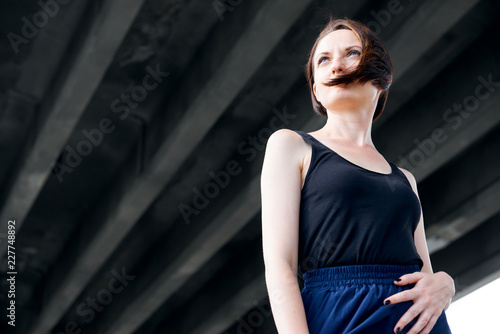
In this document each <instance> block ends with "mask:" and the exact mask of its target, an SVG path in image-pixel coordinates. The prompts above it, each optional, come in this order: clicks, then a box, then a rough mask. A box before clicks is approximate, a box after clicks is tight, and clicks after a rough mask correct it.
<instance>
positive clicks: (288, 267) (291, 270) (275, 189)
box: [261, 129, 309, 334]
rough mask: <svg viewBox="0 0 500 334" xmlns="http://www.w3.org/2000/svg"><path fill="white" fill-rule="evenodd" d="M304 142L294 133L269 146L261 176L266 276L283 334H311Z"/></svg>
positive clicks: (280, 133)
mask: <svg viewBox="0 0 500 334" xmlns="http://www.w3.org/2000/svg"><path fill="white" fill-rule="evenodd" d="M304 144H305V143H304V142H303V140H302V138H301V137H300V136H299V135H298V134H296V133H294V132H293V131H292V130H289V129H279V130H277V131H275V132H274V133H273V134H272V135H271V136H270V137H269V140H268V141H267V146H266V152H265V156H264V162H263V167H262V174H261V201H262V246H263V253H264V254H263V255H264V264H265V277H266V285H267V291H268V294H269V300H270V302H271V309H272V312H273V317H274V322H275V324H276V328H277V329H278V333H281V334H309V330H308V328H307V321H306V316H305V311H304V305H303V302H302V297H301V295H300V288H299V284H298V281H297V262H298V261H297V258H298V241H299V238H298V235H299V210H300V193H301V166H302V159H303V155H304V153H303V152H304V150H303V149H301V148H303V147H304Z"/></svg>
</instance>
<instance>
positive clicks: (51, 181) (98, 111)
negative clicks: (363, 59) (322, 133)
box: [0, 0, 500, 334]
mask: <svg viewBox="0 0 500 334" xmlns="http://www.w3.org/2000/svg"><path fill="white" fill-rule="evenodd" d="M328 12H331V13H333V14H334V15H336V16H338V17H342V16H344V15H345V16H347V17H350V18H353V19H356V20H360V21H362V22H364V23H366V24H368V25H369V26H370V27H371V28H372V29H373V30H375V31H376V32H377V33H378V34H379V35H380V36H381V37H382V38H383V40H384V41H385V42H386V45H387V46H388V49H389V52H390V54H391V57H392V61H393V64H394V69H395V75H394V82H393V84H392V86H391V89H390V93H389V100H388V102H387V106H386V109H385V111H384V114H383V115H382V117H381V118H379V119H378V120H377V121H376V122H375V123H374V125H373V133H372V135H373V140H374V143H375V145H376V147H377V149H378V150H379V152H381V153H382V154H383V155H384V156H385V157H386V159H387V160H389V161H391V162H394V163H395V164H396V165H398V166H400V167H403V168H406V169H409V170H410V171H411V172H412V173H413V174H414V175H415V177H416V179H417V181H418V189H419V195H420V199H421V202H422V207H423V212H424V221H425V225H426V233H427V238H428V244H429V249H430V251H431V260H432V263H433V267H434V270H435V271H439V270H444V271H447V272H448V273H449V274H451V275H452V276H453V277H454V279H455V283H456V288H457V296H456V299H458V298H460V297H461V296H463V295H465V294H467V293H469V292H470V291H472V290H473V289H474V288H477V287H478V285H480V284H484V283H485V282H487V281H488V280H491V279H492V278H493V277H498V276H499V275H500V243H499V242H498V237H499V236H500V196H499V195H500V158H499V154H498V153H499V152H500V131H499V129H500V125H499V124H500V113H499V112H498V109H499V107H500V58H499V54H500V52H499V51H500V45H499V44H498V43H497V40H498V37H497V36H498V32H499V29H500V22H499V21H498V20H496V18H497V17H498V15H500V4H499V3H498V2H497V1H494V0H481V1H480V0H475V1H474V0H468V1H465V0H455V1H451V0H445V1H431V0H427V1H418V2H417V1H413V2H412V1H401V2H399V1H394V0H390V1H363V0H357V1H350V2H342V3H341V2H333V1H310V0H293V1H291V0H288V1H285V0H256V1H241V0H238V1H236V0H215V1H199V0H185V1H176V0H163V1H159V0H151V1H150V0H135V1H133V0H121V1H118V0H99V1H97V0H96V1H79V2H70V1H67V0H64V1H63V0H57V1H56V0H46V1H40V2H36V3H35V2H33V1H26V0H20V1H4V4H3V5H2V10H1V11H0V15H1V20H0V31H1V34H2V35H3V36H4V38H2V39H1V40H0V150H1V155H0V156H1V162H2V163H1V164H0V185H1V187H0V243H1V245H0V255H1V256H2V257H1V262H0V263H1V273H2V274H1V276H2V277H1V278H2V281H1V282H2V283H1V284H2V294H1V295H0V303H1V305H2V308H3V307H7V305H8V303H9V302H10V299H9V298H8V297H7V292H6V291H7V290H8V288H9V287H8V285H7V281H6V278H7V276H8V275H7V274H6V273H7V272H8V271H9V268H8V267H7V265H8V258H7V255H8V254H7V245H8V243H7V241H8V240H9V239H8V225H9V224H8V222H9V220H15V228H16V239H15V259H16V263H15V269H16V271H17V275H16V297H15V302H16V331H15V333H28V334H42V333H79V330H81V331H82V332H83V333H200V334H201V333H203V334H205V333H241V332H245V330H246V331H247V332H250V331H253V333H257V334H260V333H262V334H265V333H276V329H275V327H274V322H273V319H272V315H271V313H270V308H269V302H268V299H267V291H266V286H265V281H264V266H263V260H262V244H261V229H260V227H261V225H260V224H261V221H260V205H261V202H260V170H261V168H262V159H263V155H264V151H265V145H266V141H267V138H268V137H269V135H270V134H271V133H272V132H273V131H275V130H276V129H277V128H289V129H300V130H303V131H306V132H309V131H313V130H315V129H318V128H320V127H321V126H322V125H323V124H324V122H325V119H324V118H322V117H320V116H317V115H315V114H314V112H313V111H312V107H311V102H310V97H309V94H308V90H307V83H306V81H305V78H304V74H303V67H304V65H305V63H306V60H307V54H308V52H309V50H310V48H311V46H312V44H313V42H314V39H315V37H316V35H317V33H318V32H319V29H320V27H321V25H322V24H324V23H325V22H326V17H327V13H328ZM10 255H11V254H10ZM299 283H301V284H302V282H301V281H300V279H299ZM4 290H5V292H4ZM3 309H4V310H5V308H3ZM4 320H5V319H4ZM12 329H13V328H12V327H11V326H8V325H7V323H6V321H2V323H1V325H0V331H1V332H2V333H4V332H8V331H11V330H12ZM13 333H14V332H13Z"/></svg>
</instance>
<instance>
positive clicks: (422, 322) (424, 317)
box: [396, 311, 436, 334]
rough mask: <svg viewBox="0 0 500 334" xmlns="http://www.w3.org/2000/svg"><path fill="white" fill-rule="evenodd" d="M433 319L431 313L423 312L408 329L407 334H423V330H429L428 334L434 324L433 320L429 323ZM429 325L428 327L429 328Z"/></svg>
mask: <svg viewBox="0 0 500 334" xmlns="http://www.w3.org/2000/svg"><path fill="white" fill-rule="evenodd" d="M433 318H434V314H432V312H428V311H427V312H426V311H424V312H422V313H420V314H419V317H418V320H417V322H416V323H415V324H414V325H413V326H412V327H411V328H410V330H409V331H408V334H419V333H420V334H422V333H425V332H424V328H429V332H430V330H431V329H432V327H433V326H434V324H435V323H436V320H434V322H431V321H432V319H433ZM429 325H430V327H429ZM397 327H398V325H396V328H397ZM401 328H403V327H401ZM427 333H428V332H427Z"/></svg>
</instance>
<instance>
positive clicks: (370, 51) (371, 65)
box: [305, 16, 393, 121]
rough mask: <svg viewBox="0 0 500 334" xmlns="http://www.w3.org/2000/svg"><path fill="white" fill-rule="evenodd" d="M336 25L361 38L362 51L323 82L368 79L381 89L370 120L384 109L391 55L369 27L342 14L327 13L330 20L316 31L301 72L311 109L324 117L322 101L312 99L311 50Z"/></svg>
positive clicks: (389, 80)
mask: <svg viewBox="0 0 500 334" xmlns="http://www.w3.org/2000/svg"><path fill="white" fill-rule="evenodd" d="M340 29H348V30H351V31H352V32H353V33H354V34H355V35H356V36H357V37H358V38H359V40H360V41H361V45H362V47H361V48H362V51H361V57H360V61H359V64H358V66H357V67H356V68H355V69H354V70H352V71H350V72H348V73H344V74H342V75H339V76H338V77H337V78H335V79H332V80H330V81H329V82H327V83H325V85H327V86H335V85H342V84H348V83H360V84H364V83H366V82H368V81H371V82H372V84H374V85H375V86H377V87H379V88H380V89H382V93H381V94H380V96H379V99H378V101H377V107H376V108H375V113H374V115H373V120H372V121H375V120H376V119H377V118H379V117H380V115H381V114H382V111H383V110H384V107H385V103H386V101H387V96H388V94H389V87H390V85H391V83H392V73H393V68H392V62H391V58H390V56H389V52H388V51H387V48H386V47H385V44H384V42H383V41H382V40H381V39H380V38H379V37H378V36H377V35H376V34H375V33H374V32H373V31H371V30H370V29H369V28H368V27H367V26H366V25H364V24H363V23H361V22H358V21H354V20H350V19H348V18H346V17H344V18H343V19H338V18H332V17H331V16H330V21H329V22H328V23H327V24H326V26H325V27H324V28H323V30H322V31H321V33H320V34H319V36H318V38H317V39H316V42H315V43H314V45H313V47H312V49H311V51H310V53H309V60H308V62H307V65H306V69H305V72H306V78H307V81H308V82H309V90H310V93H311V99H312V105H313V108H314V111H315V112H316V113H318V114H320V115H322V116H325V117H328V114H327V112H326V109H325V107H323V105H322V104H321V103H320V102H319V101H318V100H317V99H316V96H315V95H314V91H313V84H314V60H313V58H314V54H315V53H316V48H317V47H318V44H319V42H320V41H321V40H322V39H323V37H325V36H326V35H327V34H329V33H331V32H332V31H335V30H340Z"/></svg>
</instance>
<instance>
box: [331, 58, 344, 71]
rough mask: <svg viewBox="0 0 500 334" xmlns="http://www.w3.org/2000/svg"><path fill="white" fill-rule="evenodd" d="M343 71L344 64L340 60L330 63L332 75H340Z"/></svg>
mask: <svg viewBox="0 0 500 334" xmlns="http://www.w3.org/2000/svg"><path fill="white" fill-rule="evenodd" d="M344 71H345V65H344V62H343V61H341V60H334V61H333V62H332V73H336V74H338V73H341V72H344Z"/></svg>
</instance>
